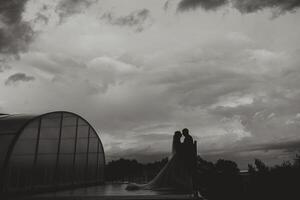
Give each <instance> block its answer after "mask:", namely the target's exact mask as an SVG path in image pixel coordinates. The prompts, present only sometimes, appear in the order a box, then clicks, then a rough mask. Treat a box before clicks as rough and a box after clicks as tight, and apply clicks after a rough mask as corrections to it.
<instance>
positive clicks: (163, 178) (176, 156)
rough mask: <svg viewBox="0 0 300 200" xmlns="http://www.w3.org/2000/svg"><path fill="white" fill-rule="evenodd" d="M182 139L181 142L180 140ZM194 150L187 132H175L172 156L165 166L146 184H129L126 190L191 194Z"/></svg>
mask: <svg viewBox="0 0 300 200" xmlns="http://www.w3.org/2000/svg"><path fill="white" fill-rule="evenodd" d="M182 137H184V140H183V142H181V138H182ZM195 156H196V155H195V149H194V142H193V138H192V136H191V135H190V134H189V130H188V129H187V128H184V129H183V130H182V132H180V131H176V132H175V133H174V135H173V143H172V154H171V156H170V157H169V161H168V162H167V164H166V165H165V166H164V167H163V168H162V169H161V170H160V172H159V173H158V174H157V175H156V176H155V177H154V179H152V180H151V181H150V182H149V183H147V184H136V183H130V184H128V185H127V187H126V189H127V190H139V189H149V190H172V191H176V192H192V190H193V182H192V176H193V171H194V170H195V169H194V167H195Z"/></svg>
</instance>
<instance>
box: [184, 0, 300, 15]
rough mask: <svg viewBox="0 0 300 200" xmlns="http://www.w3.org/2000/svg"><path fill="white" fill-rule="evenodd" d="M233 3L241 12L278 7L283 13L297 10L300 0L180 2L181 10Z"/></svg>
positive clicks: (195, 0)
mask: <svg viewBox="0 0 300 200" xmlns="http://www.w3.org/2000/svg"><path fill="white" fill-rule="evenodd" d="M230 3H231V4H232V6H233V7H234V8H236V9H237V10H239V11H240V12H241V13H253V12H257V11H259V10H263V9H266V8H272V9H277V10H278V11H279V13H277V14H282V13H285V12H289V11H295V10H296V9H298V8H299V7H300V1H299V0H182V1H180V2H179V4H178V10H179V11H186V10H190V9H196V8H202V9H204V10H217V9H218V8H220V7H222V6H224V5H227V4H230Z"/></svg>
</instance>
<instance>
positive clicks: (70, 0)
mask: <svg viewBox="0 0 300 200" xmlns="http://www.w3.org/2000/svg"><path fill="white" fill-rule="evenodd" d="M97 1H98V0H62V1H60V2H59V4H58V5H57V7H56V12H57V13H58V14H59V17H60V22H62V21H63V20H64V19H65V18H66V17H69V16H71V15H74V14H78V13H81V12H82V11H84V10H85V9H87V8H88V7H89V6H91V5H92V4H94V3H96V2H97Z"/></svg>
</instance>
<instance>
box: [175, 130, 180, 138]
mask: <svg viewBox="0 0 300 200" xmlns="http://www.w3.org/2000/svg"><path fill="white" fill-rule="evenodd" d="M181 136H182V134H181V132H180V131H175V132H174V137H181Z"/></svg>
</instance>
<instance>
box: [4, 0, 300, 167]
mask: <svg viewBox="0 0 300 200" xmlns="http://www.w3.org/2000/svg"><path fill="white" fill-rule="evenodd" d="M299 8H300V2H299V1H298V0H168V1H167V0H151V1H149V0H52V1H48V0H23V1H22V0H1V2H0V92H1V93H0V113H44V112H48V111H54V110H68V111H72V112H75V113H78V114H80V115H82V116H84V117H85V118H86V119H87V120H89V121H90V122H91V123H92V124H93V125H94V127H95V128H96V129H97V130H98V131H99V133H100V137H101V139H102V142H103V143H104V147H105V151H106V155H107V159H108V160H110V159H116V158H118V157H126V158H137V159H138V160H140V161H143V162H148V161H154V160H156V159H160V158H163V157H164V156H166V155H168V154H169V152H170V149H171V146H170V145H171V139H172V137H171V135H172V134H173V132H174V131H175V130H178V129H182V128H184V127H188V128H189V129H190V131H191V134H192V135H193V136H194V138H195V139H196V140H197V141H198V152H199V154H201V155H202V156H203V157H204V158H206V159H210V160H215V159H217V158H226V159H233V160H235V161H237V162H238V164H239V165H240V167H242V168H244V167H245V166H246V165H247V163H251V162H253V158H260V159H263V160H264V161H266V162H267V163H269V164H276V163H279V162H282V161H283V160H288V159H292V158H293V157H294V156H295V154H296V153H297V151H298V150H300V37H299V36H300V21H299V19H300V11H299V10H300V9H299Z"/></svg>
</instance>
